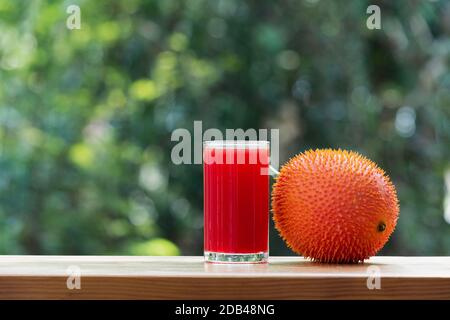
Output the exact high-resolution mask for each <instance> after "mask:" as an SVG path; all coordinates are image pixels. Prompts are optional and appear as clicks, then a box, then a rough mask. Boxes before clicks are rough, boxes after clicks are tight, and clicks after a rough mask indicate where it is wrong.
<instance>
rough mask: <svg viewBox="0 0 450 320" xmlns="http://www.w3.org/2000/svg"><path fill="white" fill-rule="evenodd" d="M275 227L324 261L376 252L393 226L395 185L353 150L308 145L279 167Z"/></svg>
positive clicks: (359, 258)
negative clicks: (309, 146)
mask: <svg viewBox="0 0 450 320" xmlns="http://www.w3.org/2000/svg"><path fill="white" fill-rule="evenodd" d="M272 210H273V220H274V222H275V227H276V228H277V230H278V231H279V233H280V235H281V237H282V238H283V239H284V240H285V242H286V243H287V245H288V246H289V247H290V248H291V249H292V250H293V251H295V252H296V253H298V254H301V255H303V256H305V257H309V258H311V259H312V260H314V261H319V262H326V263H356V262H360V261H363V260H364V259H367V258H369V257H371V256H373V255H375V254H376V253H377V252H378V251H379V250H380V249H381V248H382V247H383V246H384V244H385V243H386V242H387V241H388V239H389V236H390V235H391V233H392V232H393V231H394V229H395V225H396V223H397V219H398V214H399V205H398V199H397V194H396V191H395V187H394V185H393V184H392V183H391V181H390V179H389V177H388V176H387V175H386V174H385V172H384V171H383V170H382V169H380V168H379V167H378V166H377V165H376V164H375V163H374V162H372V161H370V160H369V159H367V158H365V157H363V156H361V155H360V154H358V153H356V152H353V151H343V150H332V149H324V150H315V151H313V150H310V151H306V152H305V153H302V154H299V155H297V156H296V157H294V158H292V159H291V160H290V161H289V162H288V163H287V164H286V165H284V166H283V167H282V168H281V171H280V174H279V175H278V177H277V180H276V183H275V185H274V187H273V191H272Z"/></svg>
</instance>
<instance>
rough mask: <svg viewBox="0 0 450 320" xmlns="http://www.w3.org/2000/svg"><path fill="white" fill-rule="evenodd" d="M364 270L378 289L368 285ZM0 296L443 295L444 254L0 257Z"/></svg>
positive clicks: (447, 273) (448, 284)
mask: <svg viewBox="0 0 450 320" xmlns="http://www.w3.org/2000/svg"><path fill="white" fill-rule="evenodd" d="M70 266H76V267H78V268H79V270H80V271H81V278H80V279H81V282H80V283H81V289H80V290H76V289H73V290H69V289H68V288H67V284H66V283H67V278H68V273H67V270H68V268H69V267H70ZM368 267H371V269H369V270H368ZM374 268H375V269H374ZM371 271H372V272H379V274H380V276H381V277H380V284H381V289H379V290H378V289H373V290H369V289H368V287H367V279H368V277H369V275H370V274H372V275H373V273H370V272H371ZM0 299H450V257H374V258H372V259H370V260H368V261H367V262H366V263H364V264H357V265H324V264H318V263H313V262H310V261H308V260H305V259H303V258H300V257H271V258H270V263H269V264H265V265H264V264H259V265H226V264H223V265H214V264H209V263H208V264H206V263H204V262H203V259H202V258H201V257H131V256H127V257H124V256H114V257H112V256H0Z"/></svg>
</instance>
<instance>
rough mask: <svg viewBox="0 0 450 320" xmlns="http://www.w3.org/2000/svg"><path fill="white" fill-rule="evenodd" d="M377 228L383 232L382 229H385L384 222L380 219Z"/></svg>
mask: <svg viewBox="0 0 450 320" xmlns="http://www.w3.org/2000/svg"><path fill="white" fill-rule="evenodd" d="M377 230H378V232H383V231H384V230H386V224H385V223H384V222H383V221H381V222H380V223H379V224H378V226H377Z"/></svg>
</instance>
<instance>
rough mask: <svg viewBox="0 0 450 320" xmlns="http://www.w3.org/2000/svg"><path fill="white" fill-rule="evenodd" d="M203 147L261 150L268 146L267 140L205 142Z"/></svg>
mask: <svg viewBox="0 0 450 320" xmlns="http://www.w3.org/2000/svg"><path fill="white" fill-rule="evenodd" d="M203 146H204V147H216V148H231V147H232V148H263V147H268V146H270V141H267V140H206V141H203Z"/></svg>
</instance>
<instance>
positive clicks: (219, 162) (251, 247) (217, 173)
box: [203, 146, 269, 253]
mask: <svg viewBox="0 0 450 320" xmlns="http://www.w3.org/2000/svg"><path fill="white" fill-rule="evenodd" d="M203 159H204V165H203V176H204V181H203V182H204V223H205V233H204V240H205V251H209V252H220V253H257V252H268V236H269V235H268V233H269V226H268V224H269V175H268V162H269V161H268V160H269V147H268V146H266V147H259V148H257V147H256V146H255V147H236V146H227V147H226V148H224V147H214V146H205V148H204V151H203ZM231 159H232V160H231ZM213 160H215V162H216V163H212V162H213ZM227 160H228V161H227ZM230 160H231V161H230ZM230 162H233V163H230ZM261 171H263V172H261Z"/></svg>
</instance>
